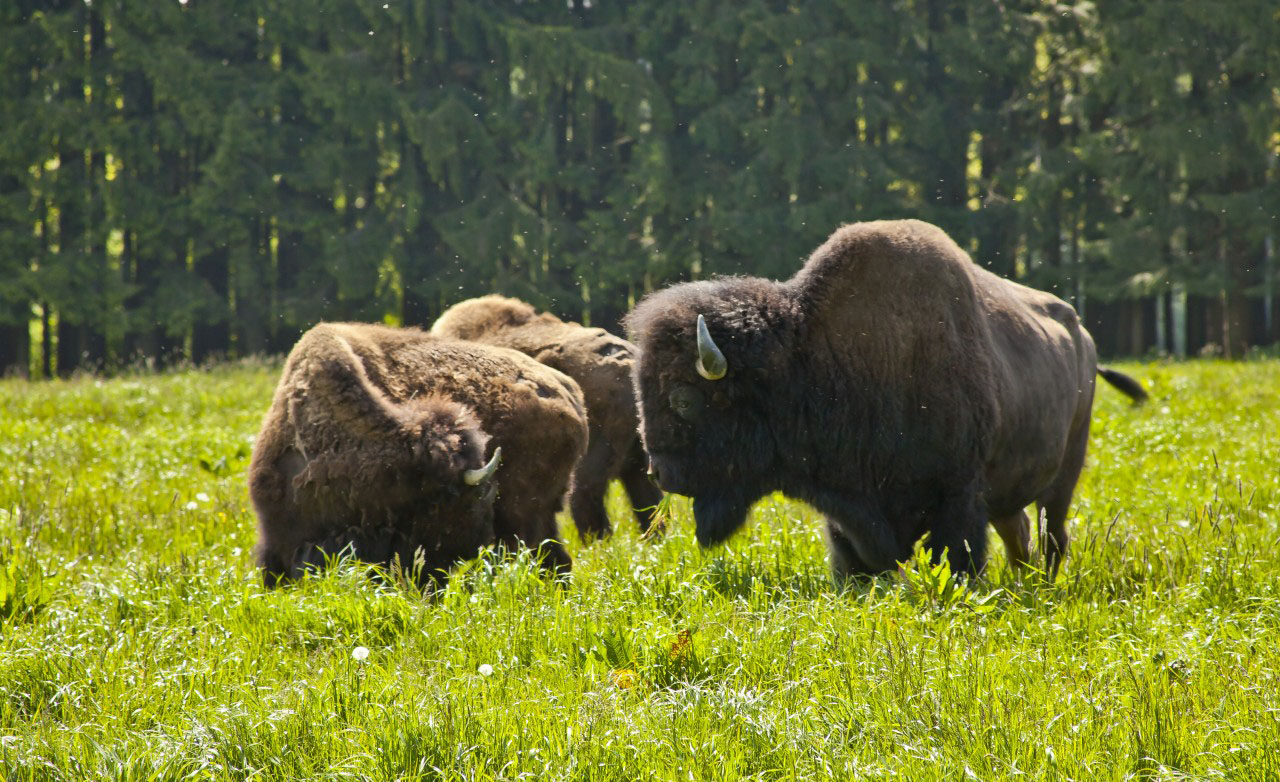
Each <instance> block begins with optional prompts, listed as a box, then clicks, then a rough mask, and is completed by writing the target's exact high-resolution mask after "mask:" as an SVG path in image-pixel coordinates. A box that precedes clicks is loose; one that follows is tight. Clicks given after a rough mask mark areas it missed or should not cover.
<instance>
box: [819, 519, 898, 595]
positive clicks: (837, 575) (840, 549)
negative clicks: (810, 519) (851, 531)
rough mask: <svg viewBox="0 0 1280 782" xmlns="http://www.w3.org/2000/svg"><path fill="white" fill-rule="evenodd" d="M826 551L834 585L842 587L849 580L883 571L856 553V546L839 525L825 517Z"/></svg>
mask: <svg viewBox="0 0 1280 782" xmlns="http://www.w3.org/2000/svg"><path fill="white" fill-rule="evenodd" d="M826 533H827V551H828V552H830V554H829V561H830V564H831V578H832V580H834V581H835V582H836V586H838V587H844V586H845V585H847V584H848V583H849V582H850V581H853V580H855V579H859V578H867V577H871V576H875V575H877V574H879V573H882V572H884V570H885V569H884V568H873V567H871V566H870V565H868V564H867V563H866V561H865V560H864V559H863V558H862V557H861V556H860V555H859V554H858V547H857V546H856V545H855V544H854V542H853V541H852V540H850V539H849V538H848V537H847V536H846V535H845V534H844V532H843V531H842V530H841V528H840V525H839V524H837V523H835V522H834V521H832V520H830V519H827V529H826Z"/></svg>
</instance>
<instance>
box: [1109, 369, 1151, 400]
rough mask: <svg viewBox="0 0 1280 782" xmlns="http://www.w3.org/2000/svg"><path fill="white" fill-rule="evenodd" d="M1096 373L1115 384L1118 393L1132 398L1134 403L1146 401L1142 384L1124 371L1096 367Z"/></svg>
mask: <svg viewBox="0 0 1280 782" xmlns="http://www.w3.org/2000/svg"><path fill="white" fill-rule="evenodd" d="M1098 374H1099V375H1102V379H1103V380H1105V381H1107V382H1108V383H1110V384H1111V385H1113V386H1115V388H1116V390H1118V391H1119V392H1120V393H1122V394H1124V395H1125V396H1127V397H1129V398H1130V399H1132V400H1133V403H1134V404H1135V405H1140V404H1142V403H1143V402H1145V401H1147V392H1146V390H1145V389H1143V387H1142V384H1141V383H1139V382H1138V381H1137V380H1135V379H1134V378H1131V377H1129V376H1128V375H1126V374H1125V373H1123V372H1117V371H1116V370H1114V369H1106V368H1105V367H1098Z"/></svg>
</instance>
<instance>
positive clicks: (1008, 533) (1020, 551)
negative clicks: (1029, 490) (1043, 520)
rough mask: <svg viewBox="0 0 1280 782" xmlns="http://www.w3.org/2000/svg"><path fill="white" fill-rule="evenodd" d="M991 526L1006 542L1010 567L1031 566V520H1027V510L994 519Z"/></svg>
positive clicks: (1005, 548) (1005, 546)
mask: <svg viewBox="0 0 1280 782" xmlns="http://www.w3.org/2000/svg"><path fill="white" fill-rule="evenodd" d="M991 526H993V527H995V528H996V532H998V533H1000V539H1001V540H1003V541H1004V550H1005V553H1006V554H1007V555H1008V559H1009V564H1010V565H1012V566H1013V567H1016V568H1023V567H1026V566H1027V565H1029V564H1031V519H1029V518H1027V512H1026V511H1025V510H1020V511H1018V512H1017V513H1014V514H1012V515H1009V516H1004V517H1001V518H998V519H992V520H991Z"/></svg>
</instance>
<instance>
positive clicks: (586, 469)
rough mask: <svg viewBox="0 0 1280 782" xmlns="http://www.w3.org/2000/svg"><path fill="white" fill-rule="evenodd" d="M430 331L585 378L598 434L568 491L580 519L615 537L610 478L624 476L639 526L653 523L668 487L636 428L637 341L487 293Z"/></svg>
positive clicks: (593, 530)
mask: <svg viewBox="0 0 1280 782" xmlns="http://www.w3.org/2000/svg"><path fill="white" fill-rule="evenodd" d="M431 332H432V333H433V334H440V335H443V336H446V337H455V338H457V339H470V340H476V341H479V342H484V343H487V344H490V345H501V346H503V347H508V348H514V349H515V350H518V351H520V352H521V353H525V354H527V355H530V356H533V357H534V358H536V359H538V360H539V361H541V362H542V363H544V364H546V365H547V366H549V367H554V368H555V369H558V370H560V371H561V372H563V373H565V374H566V375H568V376H570V377H572V378H573V379H574V380H576V381H578V384H579V385H580V386H582V393H583V395H584V396H585V398H586V402H587V424H588V427H589V429H590V433H591V434H590V439H589V441H588V443H587V452H586V454H585V455H584V456H583V457H582V461H581V462H579V464H578V468H577V470H575V471H574V474H573V484H572V488H571V489H570V491H569V509H570V511H571V512H572V513H573V521H574V523H575V524H576V525H577V526H578V531H579V532H580V533H582V534H583V536H585V537H596V536H600V535H606V534H608V533H609V532H610V525H609V516H608V515H607V514H606V513H605V509H604V495H605V490H606V489H607V488H608V486H609V481H610V480H611V479H613V478H620V479H621V480H622V485H623V487H625V488H626V490H627V494H628V495H629V496H630V497H631V506H632V508H634V509H635V514H636V520H637V521H638V522H639V524H640V529H642V530H647V529H648V528H649V522H650V520H651V518H652V515H653V508H655V507H656V506H657V504H658V502H659V501H660V500H661V499H662V492H661V491H659V490H658V488H657V487H656V486H654V485H653V483H651V482H650V481H649V480H648V478H647V477H646V475H645V472H646V464H647V460H646V458H645V454H644V449H643V448H641V446H640V438H639V435H638V433H637V431H636V427H637V420H636V402H635V395H634V392H633V390H632V385H631V366H632V364H633V363H634V362H635V355H636V349H635V346H634V345H632V344H631V343H630V342H627V341H626V340H624V339H620V338H619V337H615V336H614V335H612V334H610V333H609V332H607V331H605V330H604V329H597V328H586V327H584V326H581V325H579V324H577V323H566V322H564V321H562V320H560V319H559V318H557V317H556V316H555V315H551V314H547V313H543V314H538V313H537V312H535V311H534V309H533V307H531V306H529V305H528V304H526V303H525V302H523V301H520V300H519V299H509V298H506V297H505V296H482V297H480V298H478V299H468V300H467V301H464V302H461V303H459V304H455V305H454V306H452V307H450V308H449V309H448V310H446V311H445V313H444V314H443V315H441V316H440V318H439V319H438V320H437V321H436V322H435V325H434V326H432V327H431Z"/></svg>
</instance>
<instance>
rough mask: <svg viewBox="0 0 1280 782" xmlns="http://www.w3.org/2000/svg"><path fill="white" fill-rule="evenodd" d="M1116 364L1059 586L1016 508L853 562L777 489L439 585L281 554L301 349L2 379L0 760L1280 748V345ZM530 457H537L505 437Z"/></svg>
mask: <svg viewBox="0 0 1280 782" xmlns="http://www.w3.org/2000/svg"><path fill="white" fill-rule="evenodd" d="M1122 368H1123V369H1124V370H1125V371H1127V372H1130V373H1132V374H1134V375H1135V376H1137V377H1140V378H1141V379H1142V381H1143V382H1144V384H1145V385H1146V386H1147V388H1148V389H1149V390H1150V391H1151V393H1152V399H1151V402H1150V403H1149V404H1148V405H1146V406H1145V407H1142V408H1132V407H1130V406H1129V404H1128V402H1127V400H1126V399H1124V397H1122V396H1121V395H1120V394H1119V393H1117V392H1115V391H1114V390H1113V389H1110V388H1109V387H1107V386H1105V385H1100V389H1099V393H1098V403H1097V405H1096V413H1095V418H1094V434H1093V440H1092V444H1091V454H1090V458H1089V464H1088V467H1087V468H1086V471H1085V475H1084V477H1083V479H1082V481H1081V484H1080V486H1079V489H1078V491H1077V494H1076V507H1075V519H1074V520H1073V521H1072V523H1071V530H1072V533H1073V549H1072V552H1071V555H1070V557H1069V559H1068V560H1067V561H1066V563H1065V565H1064V568H1063V573H1062V575H1061V576H1060V578H1059V579H1058V580H1057V582H1056V583H1054V584H1045V583H1043V580H1042V579H1037V578H1034V577H1026V578H1019V577H1016V576H1015V575H1014V574H1012V573H1011V572H1010V571H1009V570H1008V569H1007V568H1006V567H1005V565H1004V560H1003V550H1002V547H1001V546H1000V545H999V541H998V538H997V537H996V536H995V535H994V533H992V550H993V558H992V567H991V569H990V571H989V573H988V574H987V577H986V578H984V579H983V580H981V581H979V582H977V583H975V584H973V585H970V586H969V587H968V588H966V587H964V586H962V585H960V584H958V583H957V582H956V581H954V580H953V579H950V578H949V577H948V574H947V573H946V572H944V571H941V570H935V569H931V568H929V567H928V566H927V565H924V564H922V562H923V560H919V561H917V562H913V563H908V565H907V566H906V567H905V568H904V571H903V573H902V574H901V575H899V576H895V577H892V578H888V577H887V578H883V579H879V580H877V581H875V582H873V583H870V584H866V585H861V586H858V587H855V588H852V589H850V590H848V591H845V592H838V591H836V590H835V589H834V588H833V586H832V585H831V582H830V579H829V577H828V573H827V568H826V564H825V556H824V545H823V542H822V538H821V534H820V523H819V519H818V518H817V516H816V515H815V513H814V512H813V511H811V510H809V509H808V508H806V507H804V506H802V505H800V504H797V503H793V502H790V501H787V500H784V499H781V498H776V499H773V500H769V501H766V502H762V503H761V504H760V505H759V506H758V507H757V508H756V510H755V511H754V513H753V517H752V522H751V523H750V524H749V526H748V527H747V528H746V529H745V530H744V531H743V532H742V533H740V534H739V535H738V536H737V537H735V538H734V539H733V540H732V541H731V542H730V543H729V544H728V545H726V546H723V547H720V548H716V549H712V550H705V551H704V550H700V549H699V548H698V547H697V546H696V544H695V542H694V540H693V534H692V526H693V524H692V519H691V518H690V514H689V509H688V503H687V501H685V500H683V499H677V500H676V501H675V502H674V503H673V507H674V516H673V519H672V521H671V524H670V527H669V529H668V533H667V534H666V536H665V537H664V538H662V539H659V540H641V539H640V537H639V535H638V533H637V531H636V529H635V526H634V524H633V523H632V522H631V521H630V519H629V513H628V512H627V510H626V508H625V503H624V499H623V497H622V495H621V494H620V493H617V492H616V490H615V493H614V494H613V495H612V496H611V509H610V510H611V515H612V516H613V518H614V520H615V523H616V524H618V526H619V532H618V534H616V535H614V536H613V537H612V538H611V539H609V540H607V541H604V542H602V543H597V544H594V545H590V546H587V545H583V544H582V543H581V542H580V541H579V540H578V539H577V537H576V534H575V533H574V532H573V530H572V524H570V523H569V522H568V519H567V518H563V517H562V530H563V531H564V534H565V536H566V538H567V539H568V541H569V545H570V551H571V553H572V555H573V557H574V574H573V578H572V585H571V586H570V588H568V589H560V588H558V587H557V586H555V585H554V584H552V583H549V582H547V581H546V580H543V579H541V578H540V577H539V576H538V573H537V571H536V569H535V568H533V567H532V566H531V563H530V562H529V561H528V558H527V556H522V557H515V558H511V559H507V560H505V561H503V560H497V559H495V558H494V557H492V556H484V557H481V558H479V559H477V560H474V561H472V562H469V563H466V564H464V565H463V566H461V567H460V569H459V571H458V575H457V577H456V578H454V579H453V580H452V581H451V582H450V584H449V586H448V587H447V589H445V590H443V591H442V592H440V593H437V594H434V595H424V594H421V593H419V592H417V591H416V590H414V589H412V588H409V587H404V586H397V585H396V584H394V583H388V582H385V581H375V580H371V579H368V578H366V577H365V576H364V575H363V571H361V570H360V569H358V568H357V567H355V566H347V567H341V568H338V569H336V570H333V571H330V572H328V573H327V574H325V575H324V576H322V577H317V578H308V579H307V580H305V581H304V582H302V583H300V584H298V585H296V586H293V587H290V588H286V589H282V590H278V591H273V592H267V591H264V590H263V588H262V587H261V586H260V581H259V577H258V574H257V572H256V571H255V568H254V566H253V562H252V548H253V545H254V538H255V523H254V518H253V514H252V511H251V509H250V507H249V504H248V499H247V495H246V489H245V483H244V472H245V469H246V466H247V463H248V457H249V454H250V450H251V448H252V438H253V435H254V434H255V432H256V431H257V427H258V424H259V422H260V420H261V416H262V414H263V413H264V412H265V410H266V407H267V405H268V402H269V399H270V395H271V391H272V388H273V386H274V384H275V380H276V375H277V371H278V370H277V369H276V368H274V367H269V366H252V365H245V366H234V367H223V368H218V369H214V370H210V371H188V372H181V373H171V374H163V375H159V376H130V377H122V378H118V379H111V380H97V379H93V378H83V379H76V380H71V381H65V382H62V381H59V382H50V383H39V384H33V383H26V382H21V381H13V380H9V381H0V778H3V779H6V780H25V779H40V780H44V779H53V780H61V779H65V780H82V779H103V780H169V779H195V780H205V779H208V780H221V779H261V780H276V779H281V780H284V779H356V780H361V779H375V780H383V779H477V780H484V779H519V778H523V779H538V780H542V779H583V780H596V779H599V780H636V779H695V780H702V779H709V780H716V779H726V780H728V779H794V778H803V779H908V780H933V779H937V780H963V779H977V780H987V779H1014V778H1016V779H1026V780H1040V779H1055V780H1056V779H1076V780H1120V779H1229V780H1254V779H1258V780H1263V779H1280V551H1278V550H1277V540H1278V538H1280V534H1278V533H1280V529H1278V519H1280V404H1277V403H1278V401H1280V361H1276V360H1267V361H1255V362H1247V363H1225V362H1195V363H1185V364H1143V365H1139V364H1128V365H1124V366H1122ZM508 458H519V455H518V454H509V455H508Z"/></svg>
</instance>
